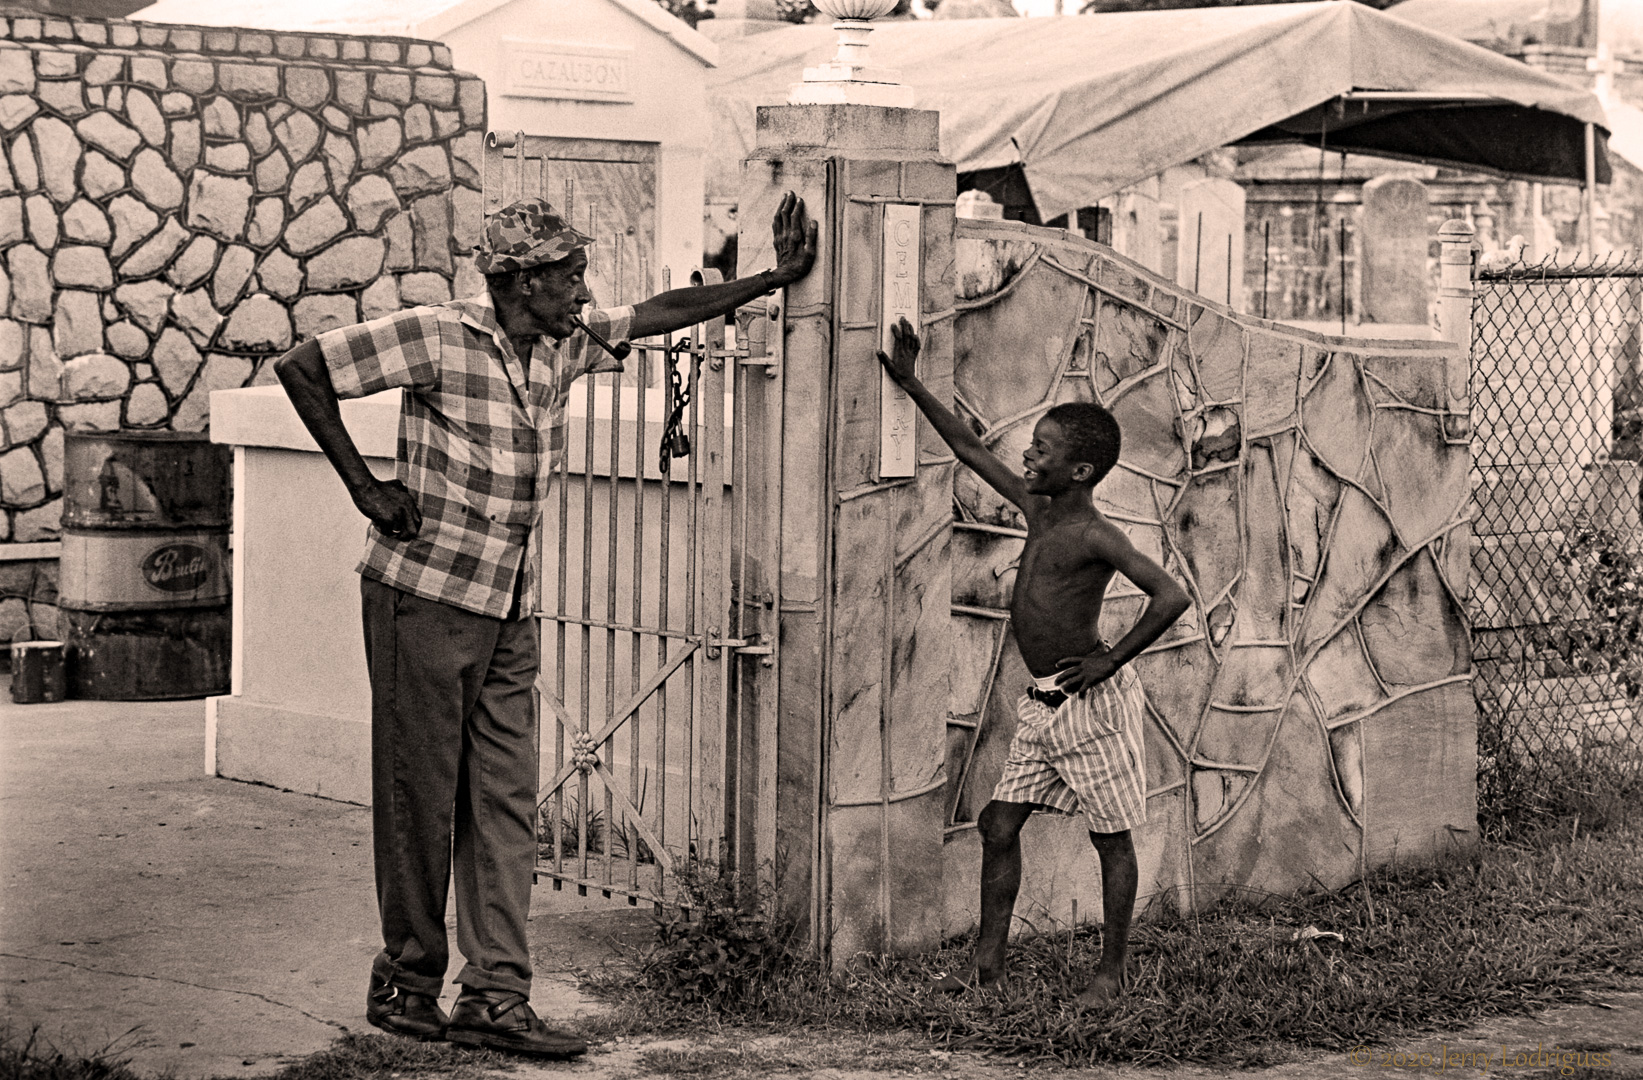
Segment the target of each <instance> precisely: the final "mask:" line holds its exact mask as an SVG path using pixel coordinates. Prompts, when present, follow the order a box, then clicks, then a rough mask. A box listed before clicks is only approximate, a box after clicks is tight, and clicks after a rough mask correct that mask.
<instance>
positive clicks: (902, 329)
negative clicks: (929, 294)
mask: <svg viewBox="0 0 1643 1080" xmlns="http://www.w3.org/2000/svg"><path fill="white" fill-rule="evenodd" d="M890 339H891V341H892V342H893V344H892V346H891V351H892V353H893V355H891V356H886V355H884V352H883V350H880V352H879V363H881V364H883V365H884V370H886V371H888V372H889V373H890V378H892V379H894V380H895V381H896V384H897V385H898V386H900V385H904V384H906V383H908V382H911V381H913V380H914V379H916V378H917V375H916V374H915V373H914V369H915V368H916V367H917V366H918V350H919V340H918V334H917V332H915V331H914V330H913V324H912V323H910V322H908V321H907V318H906V317H905V316H903V317H902V318H901V319H899V320H897V321H896V323H895V324H894V325H892V326H891V327H890Z"/></svg>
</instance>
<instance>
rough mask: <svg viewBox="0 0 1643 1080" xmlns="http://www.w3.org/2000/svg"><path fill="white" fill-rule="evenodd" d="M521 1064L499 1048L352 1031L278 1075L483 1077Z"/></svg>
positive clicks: (366, 1079) (295, 1078)
mask: <svg viewBox="0 0 1643 1080" xmlns="http://www.w3.org/2000/svg"><path fill="white" fill-rule="evenodd" d="M518 1064H519V1059H518V1058H514V1057H510V1056H508V1055H507V1054H500V1053H497V1052H496V1051H494V1050H478V1049H471V1048H468V1047H463V1046H457V1045H455V1044H453V1043H436V1042H417V1041H416V1040H415V1039H402V1038H399V1037H397V1036H393V1035H357V1034H353V1033H350V1034H347V1035H344V1036H343V1037H342V1038H340V1039H338V1040H337V1041H336V1042H334V1043H332V1044H331V1045H330V1046H329V1047H327V1048H326V1049H324V1050H321V1051H319V1052H318V1053H315V1054H310V1055H308V1056H307V1057H305V1058H303V1059H302V1060H301V1061H298V1062H296V1063H295V1064H292V1065H288V1066H286V1067H285V1068H283V1069H281V1070H280V1071H279V1072H278V1073H275V1074H274V1076H275V1080H382V1078H383V1077H393V1076H400V1075H407V1076H410V1075H415V1076H445V1077H450V1078H451V1080H478V1078H479V1077H482V1076H488V1075H491V1074H493V1073H498V1072H511V1071H513V1069H514V1068H516V1067H517V1066H518Z"/></svg>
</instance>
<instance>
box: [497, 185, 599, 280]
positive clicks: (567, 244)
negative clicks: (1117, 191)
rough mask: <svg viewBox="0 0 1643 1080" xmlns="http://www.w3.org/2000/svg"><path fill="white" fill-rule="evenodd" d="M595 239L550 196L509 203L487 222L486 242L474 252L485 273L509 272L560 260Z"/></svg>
mask: <svg viewBox="0 0 1643 1080" xmlns="http://www.w3.org/2000/svg"><path fill="white" fill-rule="evenodd" d="M591 243H593V238H592V237H589V236H583V235H582V234H581V233H579V232H577V231H576V230H575V229H573V228H571V227H570V226H569V225H568V224H566V222H565V219H564V218H562V217H560V216H559V212H558V211H557V210H555V209H554V208H553V206H552V204H550V203H549V202H548V201H547V200H546V199H520V200H519V201H518V202H514V203H509V204H508V205H507V206H504V207H503V208H502V209H501V210H499V211H497V213H496V216H495V217H493V218H491V220H490V221H488V222H486V223H485V243H484V245H483V246H481V247H480V249H479V253H478V254H477V255H475V256H474V266H475V267H477V268H478V270H479V272H480V273H481V274H506V273H511V272H513V271H515V270H528V269H530V268H531V267H533V266H540V265H542V264H543V263H550V262H557V261H558V260H560V259H563V258H564V257H565V256H567V255H569V254H570V253H571V252H573V251H575V250H576V249H577V248H581V247H587V246H588V245H589V244H591Z"/></svg>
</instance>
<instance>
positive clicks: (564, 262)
mask: <svg viewBox="0 0 1643 1080" xmlns="http://www.w3.org/2000/svg"><path fill="white" fill-rule="evenodd" d="M774 229H775V247H776V267H775V269H774V270H766V271H764V272H762V273H760V274H758V275H756V276H753V277H744V278H737V279H736V280H733V281H727V282H725V283H724V284H722V285H710V286H705V287H701V288H691V289H676V290H673V291H672V292H666V293H662V294H660V295H658V296H654V297H652V298H650V299H649V300H646V301H644V302H643V303H640V304H637V305H635V306H632V307H619V308H612V309H610V310H604V311H601V310H597V309H593V308H590V307H588V305H589V304H590V303H591V301H592V297H591V296H590V295H589V293H588V288H587V285H586V283H585V282H584V280H583V275H584V273H585V271H586V269H587V265H588V256H587V251H586V248H587V246H588V245H589V244H590V243H592V241H591V240H590V239H589V238H588V237H586V236H583V235H582V234H581V233H578V232H576V231H575V230H574V229H572V228H571V227H570V226H569V225H568V224H567V223H566V221H565V220H564V218H563V217H561V216H560V215H559V214H558V213H557V212H555V210H554V209H553V207H552V206H550V205H549V204H548V203H547V202H545V201H543V200H541V199H526V200H522V201H520V202H516V203H513V204H512V205H510V206H508V207H506V208H504V209H503V210H502V211H501V212H500V213H498V214H497V215H496V216H495V217H494V218H492V219H491V221H490V222H489V224H488V225H487V226H486V228H485V237H484V246H483V248H482V250H481V251H480V252H479V254H478V256H477V266H478V268H479V270H480V272H481V273H483V274H484V275H485V284H486V291H485V292H484V293H481V294H480V295H478V296H474V297H470V298H468V299H465V300H452V301H450V302H449V303H445V304H438V305H435V306H432V307H417V308H411V309H410V310H407V311H401V312H397V313H395V314H393V315H388V316H385V317H383V318H380V319H374V320H372V321H370V322H366V323H361V324H360V325H358V326H351V327H346V328H343V329H339V330H332V331H329V332H327V333H324V334H321V335H319V337H317V338H315V339H314V340H312V341H307V342H304V343H303V344H301V345H298V346H297V347H296V348H295V349H292V350H291V351H290V352H289V353H287V354H285V355H284V356H282V357H280V359H279V360H278V361H277V362H276V363H275V365H274V370H275V371H276V372H277V373H278V375H279V378H280V382H281V383H283V384H284V386H285V389H286V393H287V394H289V395H290V398H291V402H292V404H293V405H295V406H296V410H297V413H298V415H300V416H301V417H302V421H303V423H304V424H306V425H307V426H308V430H309V432H311V433H312V434H313V436H314V440H315V441H316V442H317V443H319V446H320V449H321V450H322V451H324V453H325V456H326V457H327V458H329V459H330V462H331V465H332V466H333V467H334V468H335V469H336V471H337V475H338V476H340V477H341V478H342V482H343V483H344V484H345V485H346V486H347V488H348V493H349V495H351V496H352V497H353V500H354V505H355V506H357V507H358V508H359V510H360V512H361V513H362V514H364V515H365V516H366V517H367V518H369V519H370V522H371V524H370V527H369V529H368V531H367V538H366V546H365V556H364V559H363V560H362V561H361V563H360V566H359V572H360V575H361V582H360V591H361V595H362V603H363V613H364V624H365V659H366V666H367V668H368V670H369V675H370V681H371V776H372V792H371V795H372V802H373V806H372V828H373V841H374V842H373V847H374V849H375V850H374V854H375V859H376V887H377V904H378V908H379V910H380V914H381V918H382V938H383V948H382V952H380V953H379V954H378V955H377V957H376V960H375V962H374V963H373V964H372V967H371V978H370V986H369V990H368V991H367V997H366V1014H365V1015H366V1019H367V1020H368V1021H369V1022H370V1023H372V1024H374V1025H375V1026H377V1027H379V1028H382V1029H384V1030H386V1031H390V1032H394V1033H396V1034H400V1035H407V1036H411V1037H414V1038H419V1039H439V1038H446V1039H449V1040H450V1041H451V1042H456V1043H464V1044H468V1045H475V1046H485V1047H491V1048H495V1049H502V1050H512V1051H516V1052H522V1053H529V1054H536V1055H541V1056H546V1057H567V1056H571V1055H575V1054H579V1053H582V1052H583V1051H584V1050H585V1049H586V1046H585V1045H584V1044H583V1042H582V1041H581V1040H580V1039H577V1038H576V1037H574V1036H573V1035H570V1034H568V1033H566V1032H562V1031H557V1030H554V1029H553V1028H550V1027H549V1026H547V1025H546V1024H544V1023H543V1022H542V1020H541V1019H540V1018H538V1017H537V1015H536V1013H535V1012H534V1011H533V1010H532V1009H531V1006H530V1004H529V997H530V989H531V958H530V952H529V949H528V947H527V945H526V941H525V921H526V917H527V913H528V911H529V907H530V891H531V880H532V873H533V870H534V867H535V862H536V784H537V758H536V748H535V740H534V733H535V721H534V719H533V715H532V708H531V705H532V702H531V688H532V685H533V684H534V682H535V679H536V675H537V670H538V667H539V665H540V659H541V657H540V643H539V640H538V636H537V628H536V621H535V620H534V619H532V618H530V616H531V614H532V604H533V602H534V599H535V597H536V594H537V591H538V590H537V583H536V581H535V580H534V579H533V576H532V574H533V569H532V567H531V566H530V565H529V560H527V559H526V557H525V552H526V548H527V540H528V538H529V536H530V532H531V530H532V529H533V528H536V527H539V525H540V513H539V507H540V505H541V500H542V496H543V494H544V491H545V488H546V486H547V484H548V483H549V480H550V477H551V475H552V470H553V467H554V465H555V463H556V462H557V461H558V459H559V457H560V456H561V455H562V454H563V453H564V449H565V410H564V406H565V399H566V396H567V394H568V392H569V390H570V385H571V383H572V382H573V381H574V380H575V379H577V378H578V377H580V376H582V375H586V374H589V373H592V372H599V371H618V370H621V365H620V363H619V362H616V361H614V360H613V359H612V358H610V357H609V356H608V355H606V354H605V353H604V352H603V351H602V350H600V349H598V348H596V347H595V346H594V344H593V343H592V341H591V340H590V338H589V336H588V333H587V332H586V331H592V332H594V333H597V334H600V335H602V336H604V337H605V338H606V339H607V340H608V339H618V338H624V337H649V336H651V335H654V334H662V333H666V332H668V331H671V330H678V329H681V328H683V327H686V326H690V325H692V324H694V323H697V322H701V321H703V320H705V319H710V318H713V317H715V316H718V315H721V314H728V313H730V312H732V311H734V310H735V309H736V308H737V307H739V306H741V305H742V304H745V303H748V302H749V301H751V300H754V299H755V298H757V297H758V296H760V295H762V294H764V293H767V292H769V291H770V290H772V289H775V288H779V287H781V286H784V285H787V284H788V283H790V282H793V281H796V280H798V279H799V278H801V277H803V276H804V275H805V274H807V273H809V271H810V267H811V265H812V263H813V262H814V261H815V256H816V226H815V224H814V223H807V222H806V219H805V213H804V204H803V202H802V201H801V200H800V199H798V198H797V197H796V196H795V195H793V194H792V193H791V192H789V193H788V195H787V196H786V197H785V198H784V199H783V200H782V204H781V207H780V209H779V210H778V211H777V213H776V219H775V223H774ZM579 317H580V318H581V319H582V320H583V322H582V323H581V324H579V323H578V318H579ZM584 328H585V329H584ZM394 387H399V388H402V389H403V390H404V399H403V404H402V406H401V412H400V424H399V449H398V453H397V455H396V461H395V479H393V480H378V479H377V478H376V477H375V476H373V475H372V474H371V472H370V470H369V469H367V468H366V465H365V462H364V460H363V459H362V458H361V457H360V454H359V450H358V449H357V448H356V447H355V446H354V442H353V440H352V438H351V437H350V436H349V435H348V431H347V429H346V428H345V427H343V424H342V414H341V411H340V409H339V407H338V404H337V402H338V400H339V399H341V398H349V397H360V396H362V395H365V394H373V393H376V392H377V391H380V390H387V389H390V388H394ZM453 861H454V870H455V876H456V913H457V944H458V946H459V947H460V948H461V950H462V954H463V956H465V957H466V958H467V964H466V965H465V966H464V967H463V968H462V971H461V972H460V973H459V974H458V975H457V977H456V982H457V983H459V984H460V985H461V987H462V990H461V993H460V994H459V995H458V997H457V1000H456V1005H455V1007H454V1008H453V1009H452V1011H451V1014H450V1016H449V1017H447V1016H446V1015H445V1013H444V1011H443V1010H441V1009H440V1007H439V1002H438V999H439V995H440V992H441V990H442V989H443V987H444V979H445V968H446V964H447V961H448V958H449V952H448V946H447V943H446V935H445V896H446V890H447V888H448V886H449V884H450V880H451V875H452V870H453Z"/></svg>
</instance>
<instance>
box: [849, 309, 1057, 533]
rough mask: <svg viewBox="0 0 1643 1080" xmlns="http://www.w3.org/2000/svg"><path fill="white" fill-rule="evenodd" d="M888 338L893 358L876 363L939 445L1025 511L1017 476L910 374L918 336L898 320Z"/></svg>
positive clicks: (1024, 487) (1024, 494) (1023, 488)
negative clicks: (904, 393)
mask: <svg viewBox="0 0 1643 1080" xmlns="http://www.w3.org/2000/svg"><path fill="white" fill-rule="evenodd" d="M890 337H891V338H892V339H893V341H894V343H895V344H894V347H893V348H894V353H895V355H894V356H886V355H884V353H882V352H880V353H879V363H881V364H883V365H884V370H885V371H887V372H889V374H890V378H892V379H894V380H895V383H896V385H897V386H899V387H901V388H902V389H903V390H905V391H907V396H908V397H910V398H912V399H913V404H915V405H917V406H918V407H919V411H920V412H922V413H923V414H924V415H925V417H926V419H928V420H929V421H930V425H931V426H932V427H934V428H935V429H936V434H938V435H940V436H941V438H942V441H944V442H945V443H946V444H947V445H948V446H950V447H952V449H953V453H954V454H957V455H958V459H959V460H960V461H962V462H964V464H966V465H968V466H969V467H970V469H971V470H972V471H974V472H975V474H976V475H977V476H979V477H981V478H982V479H983V480H985V481H987V483H988V484H989V485H990V486H991V487H992V489H993V490H994V491H996V492H998V493H999V494H1000V495H1002V496H1004V497H1005V498H1006V499H1009V500H1010V501H1011V502H1013V503H1015V504H1016V505H1017V506H1019V507H1021V508H1022V509H1026V508H1027V500H1028V499H1030V498H1032V496H1030V495H1028V494H1027V484H1026V482H1025V481H1024V480H1022V479H1021V476H1020V475H1019V474H1018V473H1016V472H1015V471H1014V470H1012V469H1011V468H1010V467H1009V466H1008V465H1005V464H1004V462H1002V461H1000V460H999V459H998V456H997V455H995V454H994V453H993V452H992V451H991V450H989V449H987V446H986V444H985V443H983V442H982V441H981V440H980V439H979V438H977V437H976V433H975V432H973V431H971V430H970V425H968V424H966V423H965V422H964V421H963V420H961V419H959V418H958V417H957V416H955V415H954V414H953V411H952V410H951V409H949V408H947V406H945V405H943V404H942V403H941V402H939V401H937V400H936V397H935V395H934V394H932V393H930V390H929V388H928V387H926V386H925V385H924V384H923V383H922V382H920V381H919V379H918V376H917V375H915V374H914V373H913V367H914V364H915V362H916V361H917V360H918V350H919V340H918V334H916V333H915V332H914V331H913V327H912V324H910V323H909V322H908V321H907V320H906V319H902V320H900V321H899V322H898V323H897V324H896V325H894V326H892V327H890Z"/></svg>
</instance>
